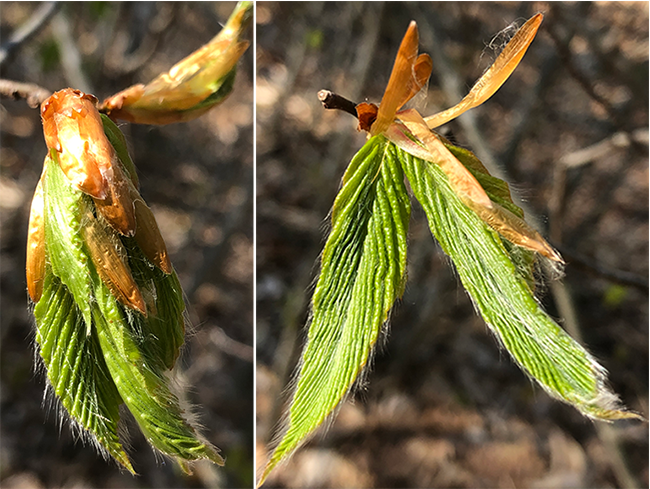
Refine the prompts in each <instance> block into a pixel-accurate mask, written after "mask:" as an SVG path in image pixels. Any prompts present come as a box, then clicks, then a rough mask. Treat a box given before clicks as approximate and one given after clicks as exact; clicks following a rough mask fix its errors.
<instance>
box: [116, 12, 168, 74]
mask: <svg viewBox="0 0 650 489" xmlns="http://www.w3.org/2000/svg"><path fill="white" fill-rule="evenodd" d="M123 5H124V4H123ZM131 5H136V7H132V8H137V4H131ZM145 5H147V4H145ZM148 6H149V5H147V7H148ZM176 10H177V6H176V4H174V3H171V4H167V3H162V4H159V7H158V11H157V13H156V14H155V15H153V16H149V18H147V19H143V18H142V16H141V17H140V18H137V19H135V21H134V22H132V24H136V23H137V25H134V28H135V29H139V32H141V31H142V25H146V26H147V29H146V32H145V37H144V39H142V41H141V42H140V44H139V45H138V48H137V49H136V50H135V51H134V52H132V53H127V50H128V48H129V44H130V39H129V34H128V33H127V32H126V29H125V30H120V31H119V32H116V33H114V34H113V39H114V40H113V43H112V44H111V45H110V46H109V48H108V50H107V52H106V56H105V61H104V71H105V73H106V74H108V75H110V76H111V77H117V76H118V75H120V76H122V75H127V74H130V73H133V72H134V71H136V70H138V69H139V68H141V67H142V66H143V65H144V64H145V63H146V62H147V61H148V60H149V58H151V56H152V55H153V54H154V53H155V52H156V47H157V46H158V43H159V42H160V39H161V36H162V34H163V33H164V32H165V30H166V29H167V28H168V27H169V25H170V24H171V23H172V21H173V20H174V18H175V15H174V14H175V13H176ZM147 14H148V12H147ZM120 17H122V15H120ZM135 17H137V15H135ZM152 17H153V18H152Z"/></svg>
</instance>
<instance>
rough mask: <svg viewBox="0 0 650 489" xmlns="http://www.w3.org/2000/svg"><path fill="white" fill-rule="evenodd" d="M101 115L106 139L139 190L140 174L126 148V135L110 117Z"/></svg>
mask: <svg viewBox="0 0 650 489" xmlns="http://www.w3.org/2000/svg"><path fill="white" fill-rule="evenodd" d="M99 115H100V116H101V118H102V125H103V126H104V133H105V134H106V137H107V138H108V140H109V142H110V143H111V145H112V146H113V148H114V149H115V153H116V154H117V157H118V158H119V159H120V163H122V168H123V169H124V170H125V171H126V173H127V175H128V176H129V178H131V181H132V182H133V185H135V188H139V187H140V181H139V180H138V172H137V170H136V169H135V165H134V164H133V160H132V159H131V156H130V155H129V150H128V149H127V147H126V138H125V137H124V134H122V131H120V130H119V128H118V127H117V126H116V125H115V123H114V122H113V121H112V120H111V119H110V117H108V116H107V115H105V114H99Z"/></svg>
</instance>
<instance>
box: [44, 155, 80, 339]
mask: <svg viewBox="0 0 650 489" xmlns="http://www.w3.org/2000/svg"><path fill="white" fill-rule="evenodd" d="M51 155H52V157H50V156H47V157H46V158H45V162H44V163H43V165H44V166H45V181H44V185H43V195H44V202H45V215H46V219H45V249H46V250H47V251H46V253H47V258H48V259H49V262H50V264H51V266H52V272H53V273H54V275H56V276H57V277H59V278H60V279H61V282H63V284H65V286H66V287H67V288H68V290H70V292H71V293H72V295H73V297H74V300H75V303H76V304H77V307H79V309H80V311H81V315H82V316H83V318H84V321H85V322H86V327H87V330H88V332H90V328H91V311H90V300H89V299H90V298H92V283H91V278H90V272H89V268H88V265H89V264H90V262H91V260H90V257H89V256H88V254H87V253H86V251H85V250H84V239H83V236H82V233H81V227H82V226H83V219H84V216H85V215H86V212H87V210H88V209H90V207H91V206H92V204H91V202H90V197H88V196H87V195H86V194H84V193H83V192H81V191H80V190H77V189H76V188H74V187H73V186H72V185H70V182H69V180H68V179H67V178H66V176H65V174H64V173H63V171H62V170H61V167H60V166H59V163H58V161H57V159H56V152H54V151H52V152H51Z"/></svg>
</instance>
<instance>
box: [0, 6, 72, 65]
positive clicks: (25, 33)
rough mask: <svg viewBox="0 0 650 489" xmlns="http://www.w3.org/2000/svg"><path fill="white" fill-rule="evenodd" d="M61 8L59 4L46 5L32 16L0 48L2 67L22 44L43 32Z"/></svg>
mask: <svg viewBox="0 0 650 489" xmlns="http://www.w3.org/2000/svg"><path fill="white" fill-rule="evenodd" d="M59 6H60V3H59V2H46V3H44V4H43V5H41V7H40V8H39V9H38V10H37V11H36V12H34V13H33V14H32V16H31V17H30V18H29V20H28V21H27V22H25V23H24V24H23V25H22V26H20V27H19V28H18V29H16V31H15V32H14V33H13V34H12V36H11V37H10V38H9V40H8V41H7V42H5V43H4V45H3V46H2V47H0V66H2V65H3V64H4V63H5V62H6V61H7V60H9V59H11V58H12V57H13V55H14V54H15V53H16V51H17V50H18V49H19V48H20V46H21V45H22V44H24V43H25V42H27V41H28V40H29V39H31V38H32V37H33V36H34V35H36V34H37V33H38V32H39V31H40V30H41V28H42V27H43V26H44V25H45V23H46V22H47V21H48V20H50V18H52V16H53V15H54V13H55V12H56V11H57V10H58V8H59Z"/></svg>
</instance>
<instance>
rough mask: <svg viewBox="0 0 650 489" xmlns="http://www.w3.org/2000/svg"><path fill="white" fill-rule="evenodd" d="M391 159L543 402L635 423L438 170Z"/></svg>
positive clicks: (414, 161)
mask: <svg viewBox="0 0 650 489" xmlns="http://www.w3.org/2000/svg"><path fill="white" fill-rule="evenodd" d="M397 152H398V155H399V159H400V161H402V164H403V169H404V173H405V174H406V176H407V178H408V180H409V183H410V184H411V188H412V189H413V193H414V195H415V197H416V198H417V199H418V201H419V202H420V204H421V205H422V207H423V208H424V211H425V213H426V215H427V218H428V220H429V226H430V228H431V232H432V234H433V235H434V236H435V237H436V239H437V240H438V242H439V243H440V245H441V247H442V249H443V250H444V252H445V253H446V254H447V255H449V257H450V258H451V259H452V260H453V262H454V264H455V265H456V270H457V272H458V275H459V277H460V279H461V282H462V283H463V286H464V287H465V289H466V290H467V292H468V293H469V295H470V297H471V298H472V300H473V301H474V304H475V305H476V307H477V309H478V310H479V312H480V313H481V315H482V316H483V319H484V320H485V322H486V323H487V324H488V326H489V327H490V329H491V330H492V331H493V332H494V333H495V334H496V336H497V337H498V338H499V340H500V342H501V344H502V345H503V346H504V347H505V349H506V350H508V352H509V353H510V354H511V355H512V357H513V358H514V360H515V361H516V363H517V364H518V365H519V366H520V367H521V368H522V369H523V370H524V371H525V372H526V373H527V374H528V375H530V376H531V377H532V378H533V379H535V380H536V381H537V382H538V383H539V384H540V385H541V386H542V387H543V388H544V390H546V391H547V392H548V393H549V394H550V395H551V396H553V397H555V398H556V399H560V400H562V401H565V402H567V403H569V404H572V405H573V406H574V407H576V408H577V409H578V410H579V411H580V412H581V413H583V414H584V415H586V416H588V417H591V418H596V419H618V418H627V417H637V416H636V415H635V414H633V413H629V412H625V411H621V410H620V409H619V404H618V399H617V397H616V395H615V394H613V393H612V392H611V391H610V390H609V389H608V388H607V387H606V372H605V369H604V368H603V367H602V366H600V365H599V364H598V363H597V362H596V360H595V359H594V358H593V357H592V356H591V355H590V354H589V353H587V352H586V351H585V349H584V348H583V347H582V346H580V345H579V344H578V343H577V342H576V341H575V340H573V339H572V338H571V337H570V336H569V335H568V334H567V333H566V332H565V331H564V330H563V329H562V328H561V327H560V326H559V325H558V324H556V323H555V321H553V320H552V319H551V318H550V317H549V316H548V314H546V312H544V310H543V309H542V308H541V307H540V305H539V303H538V302H537V301H536V299H535V297H534V296H533V294H532V292H531V290H530V288H529V287H528V285H527V283H526V279H525V276H524V275H522V273H520V271H519V270H518V269H517V267H516V266H515V265H514V264H513V262H512V260H511V257H510V256H509V254H508V252H507V250H506V248H505V247H504V244H503V243H502V241H501V239H500V238H499V235H498V234H497V233H496V232H495V231H494V230H492V229H491V228H490V227H489V226H487V225H486V224H485V223H484V222H483V221H481V219H479V218H478V216H477V215H476V214H475V213H474V212H473V211H472V210H470V209H469V208H468V207H466V206H465V205H464V204H463V203H462V202H461V201H460V199H459V198H458V196H457V195H456V194H455V193H454V191H453V190H452V188H451V187H450V185H449V182H448V180H447V177H446V176H445V174H444V173H443V172H442V170H440V168H439V167H438V166H437V165H435V164H432V163H429V162H426V161H423V160H421V159H418V158H414V157H412V156H411V155H410V154H408V153H406V152H404V151H402V150H400V149H398V150H397Z"/></svg>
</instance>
